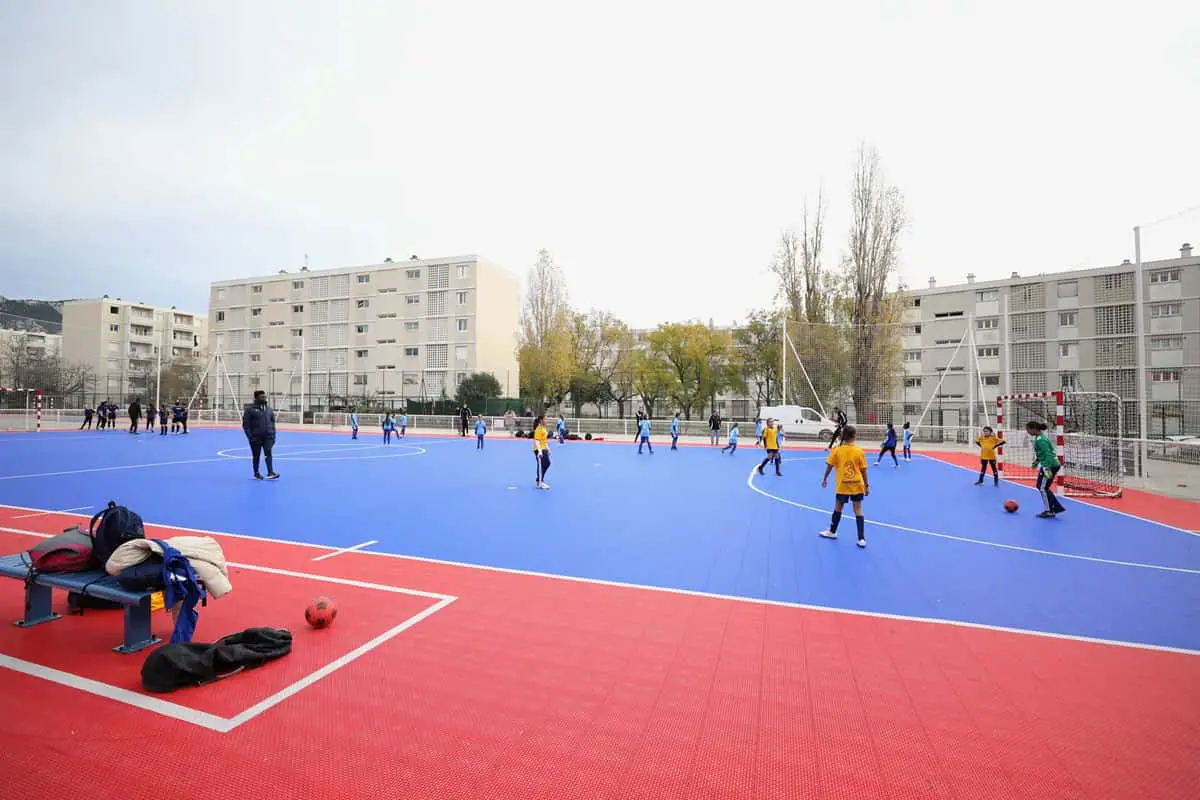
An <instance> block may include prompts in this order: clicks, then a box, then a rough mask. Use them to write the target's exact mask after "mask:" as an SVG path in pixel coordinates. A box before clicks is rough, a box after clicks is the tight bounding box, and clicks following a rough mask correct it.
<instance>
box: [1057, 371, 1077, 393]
mask: <svg viewBox="0 0 1200 800" xmlns="http://www.w3.org/2000/svg"><path fill="white" fill-rule="evenodd" d="M1058 385H1059V386H1061V387H1062V388H1063V389H1066V390H1067V391H1069V392H1076V391H1079V375H1077V374H1076V373H1074V372H1064V373H1062V374H1060V375H1059V376H1058Z"/></svg>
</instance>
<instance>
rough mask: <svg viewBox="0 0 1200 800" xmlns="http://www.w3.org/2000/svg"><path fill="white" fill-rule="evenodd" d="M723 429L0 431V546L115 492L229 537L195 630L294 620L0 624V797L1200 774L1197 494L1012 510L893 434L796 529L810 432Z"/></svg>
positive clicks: (172, 524) (8, 591) (489, 792)
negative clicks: (856, 498)
mask: <svg viewBox="0 0 1200 800" xmlns="http://www.w3.org/2000/svg"><path fill="white" fill-rule="evenodd" d="M746 444H747V440H746V438H745V437H744V438H743V446H742V447H741V448H740V449H739V450H738V451H737V453H736V454H735V455H733V456H730V455H722V454H721V453H720V451H719V450H718V449H716V448H711V447H707V446H681V447H680V449H679V450H678V451H674V452H672V451H670V450H669V443H668V442H667V441H666V440H665V437H662V438H659V439H657V441H656V445H655V451H654V454H653V455H649V454H643V455H641V456H639V455H637V451H636V446H634V445H632V444H631V443H629V442H624V441H621V442H612V441H608V442H582V441H581V442H568V443H566V444H564V445H552V452H553V459H554V460H553V465H552V467H551V470H550V472H549V474H548V475H547V482H548V483H549V484H550V485H551V487H552V488H551V489H550V490H549V491H539V490H537V489H535V488H534V485H533V484H534V477H535V475H534V460H533V457H532V455H531V451H530V444H529V442H528V441H527V440H513V439H510V438H508V437H507V436H504V435H495V436H491V437H489V439H488V440H487V443H486V446H485V448H484V449H483V451H481V452H479V451H476V449H475V441H474V438H473V437H467V438H459V437H450V436H443V437H434V436H410V437H409V438H407V439H404V440H400V441H394V442H393V443H392V444H390V445H384V444H383V443H382V440H381V437H379V436H378V435H377V434H374V435H372V434H364V435H362V436H361V438H360V440H359V441H351V440H350V438H349V436H348V435H347V434H334V433H320V432H303V433H300V432H288V431H281V432H280V434H279V439H278V443H277V446H276V450H275V458H276V465H275V466H276V470H277V471H278V472H279V473H280V474H281V476H282V477H281V479H280V480H278V481H275V482H260V481H254V480H252V478H251V467H250V464H249V461H248V458H249V450H248V448H247V447H246V442H245V440H244V438H243V437H242V435H241V432H240V431H237V430H229V429H213V428H210V429H199V430H196V431H194V432H193V433H191V434H189V435H187V436H167V437H160V436H156V435H142V436H136V437H135V436H130V435H128V434H127V433H125V432H124V431H121V430H116V431H111V432H109V431H102V432H97V431H82V432H53V433H40V434H24V433H22V434H7V435H2V436H0V551H2V552H3V553H15V552H19V551H21V550H25V549H27V548H28V547H30V546H31V545H32V544H33V543H34V542H36V541H37V537H39V536H46V535H48V534H53V533H57V532H58V531H60V530H62V529H63V528H64V527H66V526H68V525H71V524H76V523H80V522H85V521H86V518H87V517H88V516H90V515H91V514H92V513H94V512H95V511H97V510H99V509H100V508H101V507H102V506H103V505H104V503H105V502H107V501H108V500H110V499H112V500H116V501H117V502H118V503H121V504H124V505H127V506H129V507H130V508H132V509H133V510H134V511H136V512H138V513H139V514H141V515H142V516H143V517H144V518H145V520H146V522H147V523H148V528H147V535H148V536H162V537H167V536H173V535H179V534H182V533H194V532H197V531H199V532H202V533H204V534H205V535H212V536H214V537H216V538H217V539H218V541H219V542H220V544H221V546H222V547H223V549H224V550H225V554H226V556H227V558H228V560H229V562H230V565H231V578H232V581H233V586H234V589H233V592H232V593H230V594H229V595H228V596H226V597H224V598H221V599H220V600H210V601H209V602H208V605H207V607H204V608H201V609H200V622H199V627H198V629H197V640H198V641H213V640H215V639H217V638H219V637H220V636H222V635H225V634H227V633H231V632H234V631H238V630H242V629H244V628H247V627H252V626H279V627H287V628H289V629H291V630H292V632H293V634H294V636H295V641H294V647H293V652H292V653H291V654H290V655H289V656H286V657H285V658H283V659H281V660H280V661H278V662H273V663H271V664H268V665H266V666H264V667H262V668H260V669H257V670H253V671H249V672H245V673H242V674H239V675H237V676H234V677H232V678H229V679H227V680H224V681H221V682H218V683H216V684H212V685H209V686H206V687H199V688H194V689H187V690H183V691H179V692H175V693H173V694H169V695H150V694H148V693H145V692H143V691H142V690H141V688H140V682H139V671H140V668H141V663H142V660H143V659H142V656H139V655H129V656H122V655H117V654H115V653H113V652H111V647H112V645H113V644H115V643H116V640H117V639H118V638H119V636H120V612H119V611H118V612H104V611H94V612H93V611H89V612H87V613H85V614H84V615H83V616H82V617H79V616H67V617H64V618H63V619H61V620H58V621H56V622H53V623H51V624H46V625H41V626H37V627H34V628H30V629H18V628H17V627H15V626H11V625H4V626H0V667H3V668H4V674H3V677H2V685H3V686H4V690H3V693H2V699H0V720H2V722H0V733H2V734H3V746H2V747H0V775H2V780H3V781H4V783H3V784H0V797H5V798H8V797H12V798H35V797H36V798H46V797H67V796H77V797H87V798H108V797H112V798H123V799H127V798H141V797H157V796H161V795H162V793H163V792H164V791H166V787H167V785H168V784H166V783H164V775H163V770H166V771H167V772H168V773H169V775H170V783H169V786H170V791H171V792H172V793H173V794H182V795H184V796H187V795H197V796H198V795H200V794H203V795H204V796H206V797H210V798H225V797H230V798H233V797H237V798H283V797H311V798H322V799H323V798H328V799H329V800H333V799H334V798H346V797H355V796H366V795H370V796H376V797H404V798H410V797H411V798H531V799H537V798H546V799H547V800H549V799H550V798H647V800H649V799H650V798H654V799H655V800H659V799H660V798H689V799H690V798H893V797H894V798H1025V797H1028V798H1109V799H1111V798H1181V799H1182V798H1195V797H1197V796H1198V794H1197V787H1200V537H1198V536H1197V535H1196V534H1195V533H1193V532H1192V531H1193V529H1194V528H1196V527H1197V523H1196V521H1195V519H1196V504H1194V503H1189V502H1186V501H1179V500H1170V499H1163V498H1157V497H1151V496H1149V495H1143V494H1139V493H1137V492H1131V491H1130V492H1126V494H1125V496H1124V497H1122V498H1120V499H1119V500H1112V501H1104V502H1103V503H1101V502H1095V503H1089V502H1081V501H1076V500H1072V499H1066V500H1065V502H1066V504H1067V508H1068V512H1067V513H1066V514H1064V515H1063V516H1061V517H1060V518H1058V519H1054V520H1042V519H1036V518H1035V517H1034V513H1035V512H1036V511H1037V510H1040V503H1039V499H1038V497H1037V495H1036V493H1035V492H1034V491H1033V490H1032V489H1031V488H1027V487H1024V486H1020V485H1010V484H1002V485H1001V486H1000V487H999V488H994V487H993V486H991V484H990V482H989V483H988V484H986V485H984V486H974V485H973V483H974V481H975V470H974V468H973V467H974V466H975V465H977V462H975V461H974V460H973V459H971V458H969V457H968V456H966V455H959V454H936V453H934V454H928V455H925V454H921V453H920V452H919V451H918V454H917V455H916V456H915V457H914V460H913V462H912V463H906V464H902V465H901V467H900V468H899V469H893V468H892V467H891V465H890V463H888V464H885V465H883V466H881V467H879V468H875V467H872V469H871V470H870V473H869V477H870V483H871V492H870V496H869V497H868V498H867V500H866V501H865V511H866V517H867V527H866V536H867V542H868V546H867V547H866V548H865V549H861V550H860V549H859V548H857V547H855V545H854V525H853V519H852V515H850V514H849V513H848V514H847V516H848V519H847V520H846V521H844V522H843V525H842V528H841V530H840V534H841V538H840V539H839V540H836V541H830V540H826V539H822V538H820V537H819V536H818V535H817V534H818V532H819V531H821V530H824V529H825V528H826V527H827V526H828V524H829V510H830V506H831V502H832V491H831V490H823V489H821V486H820V483H821V474H822V471H823V461H824V456H823V453H822V452H819V451H816V450H813V449H803V448H796V449H789V450H788V451H786V453H785V457H786V461H785V463H784V465H783V476H782V477H776V476H775V475H774V474H773V472H772V471H771V470H770V469H768V471H767V474H766V475H764V476H759V475H757V474H755V473H754V472H753V469H754V467H755V466H756V465H757V463H758V461H759V460H760V459H761V458H762V451H761V450H756V449H754V448H753V447H750V446H746ZM868 460H869V461H870V462H871V463H872V464H873V463H874V454H873V453H870V452H868ZM1008 498H1012V499H1015V500H1017V501H1018V502H1019V503H1020V504H1021V508H1020V510H1019V511H1018V512H1017V513H1016V514H1007V513H1005V511H1004V510H1003V508H1002V504H1003V501H1004V500H1005V499H1008ZM847 511H849V509H847ZM317 595H328V596H332V597H334V598H335V599H336V601H337V603H338V605H339V609H340V613H339V616H338V619H337V622H336V624H335V625H333V626H332V627H331V628H328V629H325V630H312V629H309V628H308V627H307V626H306V625H305V624H304V617H303V611H304V608H305V606H306V605H307V603H308V602H309V600H310V599H311V598H312V597H314V596H317ZM60 599H62V600H63V603H64V605H65V598H60ZM22 602H23V594H22V586H21V584H20V583H19V582H18V581H14V580H3V581H0V617H6V618H8V619H17V618H19V617H20V616H21V613H22ZM114 615H115V616H114ZM170 629H171V618H170V615H169V614H166V613H159V614H156V632H157V633H159V635H164V636H165V637H168V638H169V634H170ZM113 776H119V777H113Z"/></svg>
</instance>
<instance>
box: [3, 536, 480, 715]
mask: <svg viewBox="0 0 1200 800" xmlns="http://www.w3.org/2000/svg"><path fill="white" fill-rule="evenodd" d="M0 530H3V531H5V532H8V533H20V534H25V535H27V536H35V537H38V538H49V537H50V536H51V534H48V533H39V532H37V531H24V530H19V529H16V528H0ZM228 566H230V567H235V568H237V569H244V570H248V571H252V572H265V573H269V574H272V575H282V576H285V577H289V578H301V579H307V580H313V581H318V582H321V583H333V584H338V585H342V586H353V587H355V588H359V589H374V590H376V591H381V592H390V593H392V594H404V595H409V596H412V597H423V598H427V599H431V600H436V601H437V602H436V603H434V604H433V605H431V606H429V607H428V608H425V609H423V610H422V611H419V612H417V613H416V614H413V615H412V616H411V617H409V618H408V619H406V620H404V621H403V622H401V623H400V624H398V625H395V626H393V627H391V628H389V629H388V630H386V631H384V632H383V633H381V634H379V635H378V636H376V637H375V638H374V639H371V640H370V641H368V642H366V643H365V644H363V645H360V646H359V647H356V648H355V649H353V650H351V651H350V652H349V653H346V654H345V655H343V656H341V657H339V658H337V659H334V660H333V661H331V662H329V663H328V664H326V665H325V666H323V667H321V668H320V669H318V670H316V671H315V672H311V673H309V674H308V675H306V676H304V677H303V678H301V679H300V680H298V681H296V682H295V683H292V684H289V685H288V686H285V687H284V688H283V689H281V690H279V691H278V692H276V693H275V694H273V695H271V696H270V697H267V698H266V699H264V700H262V701H261V702H258V703H256V704H255V705H253V706H251V707H250V708H248V709H246V710H245V711H242V712H241V713H239V714H237V715H235V716H233V717H229V718H226V717H221V716H217V715H215V714H209V713H207V712H204V711H197V710H196V709H194V708H189V707H188V706H183V705H180V704H178V703H172V702H170V701H167V700H161V699H159V698H157V697H152V696H149V695H144V694H141V693H139V692H134V691H130V690H129V689H123V688H121V687H119V686H112V685H111V684H107V683H101V682H100V681H96V680H92V679H91V678H85V677H83V676H82V675H75V674H73V673H70V672H63V671H61V670H57V669H54V668H52V667H47V666H44V665H42V664H35V663H33V662H32V661H25V660H23V659H19V658H13V657H12V656H7V655H4V654H2V653H0V667H4V668H8V669H11V670H13V671H14V672H20V673H22V674H25V675H29V676H30V677H34V678H41V679H42V680H46V681H50V682H51V683H57V684H59V685H61V686H67V687H70V688H72V689H78V690H80V691H84V692H87V693H88V694H93V695H96V696H97V697H103V698H106V699H109V700H115V701H116V702H118V703H125V704H126V705H130V706H134V707H135V708H140V709H143V710H145V711H151V712H153V713H155V714H161V715H162V716H165V717H170V718H172V719H177V720H179V721H180V722H188V723H191V724H192V725H197V726H199V727H201V728H207V729H208V730H211V731H214V732H216V733H228V732H229V731H231V730H233V729H234V728H237V727H238V726H239V725H243V724H245V723H246V722H248V721H250V720H252V719H254V718H255V717H257V716H259V715H261V714H262V713H264V712H266V711H268V710H270V709H272V708H274V707H275V706H277V705H279V704H280V703H282V702H283V701H284V700H287V699H288V698H289V697H292V696H293V695H295V694H296V693H298V692H300V691H301V690H303V689H306V688H308V687H309V686H312V685H313V684H314V683H316V682H317V681H319V680H321V679H322V678H324V677H326V676H328V675H330V674H331V673H333V672H336V671H337V670H339V669H341V668H342V667H344V666H346V665H347V664H349V663H351V662H352V661H355V660H357V659H359V658H361V657H362V656H364V655H366V654H367V653H369V652H371V651H372V650H374V649H376V648H378V647H379V646H380V645H382V644H384V643H386V642H387V641H388V640H390V639H392V638H394V637H396V636H398V635H399V634H401V633H403V632H404V631H406V630H408V629H409V628H411V627H412V626H414V625H416V624H417V623H418V622H421V621H422V620H425V619H428V618H429V617H430V616H432V615H433V614H436V613H437V612H439V611H441V610H442V609H443V608H445V607H446V606H448V605H450V604H451V603H453V602H454V601H455V600H457V599H458V598H457V597H455V596H454V595H448V594H442V593H440V592H426V591H422V590H420V589H408V588H406V587H403V586H390V585H387V584H382V583H369V582H367V581H356V580H352V579H350V578H335V577H332V576H329V575H313V574H311V573H308V572H296V571H294V570H288V569H276V568H274V567H263V566H258V565H255V564H238V563H233V562H230V563H229V564H228Z"/></svg>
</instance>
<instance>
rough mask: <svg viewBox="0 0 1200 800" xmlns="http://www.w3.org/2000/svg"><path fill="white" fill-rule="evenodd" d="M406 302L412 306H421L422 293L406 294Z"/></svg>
mask: <svg viewBox="0 0 1200 800" xmlns="http://www.w3.org/2000/svg"><path fill="white" fill-rule="evenodd" d="M404 303H405V304H406V305H410V306H419V305H420V304H421V295H419V294H406V295H404Z"/></svg>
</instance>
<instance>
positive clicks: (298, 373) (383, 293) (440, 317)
mask: <svg viewBox="0 0 1200 800" xmlns="http://www.w3.org/2000/svg"><path fill="white" fill-rule="evenodd" d="M520 313H521V287H520V281H519V280H518V279H517V278H516V277H515V276H513V275H512V274H510V273H509V272H507V271H506V270H504V269H502V268H501V267H499V266H497V265H495V264H492V263H490V262H488V261H485V260H483V259H481V258H479V257H478V256H473V255H472V256H456V257H451V258H435V259H417V258H413V259H410V260H408V261H403V262H392V261H386V262H384V263H382V264H371V265H365V266H357V267H341V268H336V269H325V270H308V269H307V268H305V269H301V270H299V271H292V272H289V271H286V270H284V271H280V272H279V273H277V274H274V275H268V276H263V277H256V278H241V279H238V280H227V281H218V282H216V283H213V284H212V286H211V293H210V298H209V326H210V327H209V345H210V349H211V352H212V353H213V354H214V357H213V364H214V369H213V370H212V371H211V373H210V375H209V379H208V396H209V399H210V401H211V402H216V401H217V398H218V397H220V398H221V401H220V403H221V405H222V406H223V407H226V408H230V407H234V404H235V403H246V402H249V399H250V397H251V396H252V395H253V393H254V392H255V391H256V390H259V389H262V390H263V391H265V392H267V393H268V395H269V396H270V398H271V401H272V403H273V404H274V405H275V406H276V407H277V408H280V409H282V410H290V411H300V410H301V406H302V405H303V410H305V411H309V410H311V411H322V410H327V409H331V408H332V409H336V408H342V407H345V406H347V405H350V404H356V403H367V404H370V405H372V406H376V407H401V406H403V404H404V402H405V401H406V400H438V399H442V398H444V397H453V396H454V394H455V390H456V389H457V387H458V383H459V382H460V381H461V380H462V379H463V378H464V377H466V376H467V375H469V374H471V373H473V372H488V373H491V374H492V375H493V376H494V377H495V378H496V379H497V380H498V381H499V383H500V388H501V390H502V391H504V392H505V393H506V394H511V393H516V392H517V391H518V386H519V383H518V375H517V356H516V346H517V333H518V329H519V325H520ZM217 354H219V357H217ZM226 375H227V376H228V380H226V379H225V377H226ZM231 394H233V395H236V400H234V399H233V398H231V397H230V395H231Z"/></svg>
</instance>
